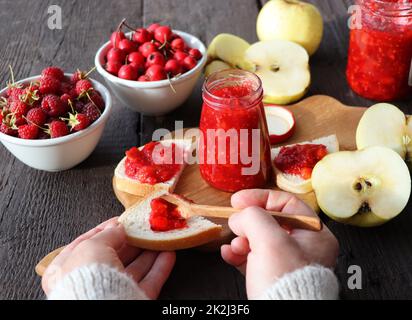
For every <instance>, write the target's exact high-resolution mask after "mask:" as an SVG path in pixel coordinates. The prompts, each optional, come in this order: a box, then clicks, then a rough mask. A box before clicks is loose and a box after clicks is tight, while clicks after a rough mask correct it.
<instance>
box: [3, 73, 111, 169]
mask: <svg viewBox="0 0 412 320" xmlns="http://www.w3.org/2000/svg"><path fill="white" fill-rule="evenodd" d="M66 76H71V74H66ZM39 78H40V76H35V77H30V78H26V79H23V80H21V81H19V83H30V82H31V81H35V80H38V79H39ZM91 82H92V83H93V86H94V88H95V89H96V90H97V91H99V92H100V93H101V95H102V97H103V99H104V102H105V109H104V111H103V113H102V115H101V116H100V118H99V119H97V120H96V122H94V123H93V124H92V125H91V126H90V127H88V128H87V129H85V130H82V131H80V132H76V133H74V134H70V135H68V136H65V137H61V138H55V139H46V140H24V139H19V138H15V137H11V136H8V135H6V134H3V133H1V132H0V141H1V142H2V143H3V145H4V146H5V147H6V148H7V149H8V150H9V151H10V152H11V153H12V154H13V155H14V156H15V157H16V158H17V159H19V160H20V161H21V162H23V163H25V164H26V165H28V166H30V167H32V168H35V169H38V170H44V171H50V172H57V171H63V170H68V169H71V168H73V167H75V166H76V165H78V164H79V163H81V162H82V161H84V160H85V159H86V158H87V157H88V156H89V155H90V154H91V153H92V152H93V150H94V149H95V148H96V146H97V143H98V142H99V140H100V138H101V136H102V133H103V129H104V127H105V125H106V122H107V120H108V117H109V115H110V112H111V108H112V98H111V95H110V92H109V90H108V89H107V88H106V87H105V86H103V85H102V84H101V83H99V82H97V81H95V80H91ZM6 90H7V88H5V89H3V90H1V91H0V96H2V95H4V94H5V91H6Z"/></svg>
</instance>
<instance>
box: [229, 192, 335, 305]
mask: <svg viewBox="0 0 412 320" xmlns="http://www.w3.org/2000/svg"><path fill="white" fill-rule="evenodd" d="M232 206H233V207H234V208H238V209H244V210H243V211H241V212H239V213H237V214H234V215H233V216H232V217H231V218H230V219H229V227H230V228H231V229H232V231H233V232H234V233H235V234H236V235H237V237H236V238H235V239H233V241H232V242H231V244H230V245H224V246H222V248H221V254H222V258H223V259H224V260H225V261H226V262H227V263H229V264H231V265H233V266H235V267H237V268H238V270H239V271H240V272H242V273H243V274H246V290H247V294H248V297H249V298H256V297H259V296H260V295H261V294H263V293H264V291H265V290H266V289H267V288H269V287H270V286H271V285H272V284H273V283H274V281H276V280H277V279H279V278H281V277H282V276H283V275H285V274H287V273H290V272H293V271H295V270H297V269H300V268H302V267H305V266H307V265H309V264H312V263H315V264H320V265H323V266H325V267H328V268H334V267H335V265H336V260H337V257H338V253H339V244H338V241H337V239H336V238H335V236H334V235H333V234H332V233H331V232H330V230H329V229H328V228H327V227H326V226H325V225H324V226H323V229H322V231H320V232H313V231H307V230H301V229H294V230H290V231H289V232H288V231H286V230H285V229H283V228H282V227H281V226H280V225H279V224H278V223H277V222H276V220H275V219H273V218H272V217H271V216H270V215H268V214H267V213H266V212H265V210H264V209H262V208H265V209H267V210H273V211H279V212H283V213H289V214H300V215H307V216H314V215H316V213H315V212H313V210H312V209H310V208H309V207H308V206H307V205H306V204H305V203H304V202H302V201H301V200H299V199H298V198H296V197H295V196H293V195H291V194H289V193H286V192H280V191H273V190H258V189H256V190H243V191H240V192H238V193H236V194H234V195H233V196H232ZM245 208H246V209H245Z"/></svg>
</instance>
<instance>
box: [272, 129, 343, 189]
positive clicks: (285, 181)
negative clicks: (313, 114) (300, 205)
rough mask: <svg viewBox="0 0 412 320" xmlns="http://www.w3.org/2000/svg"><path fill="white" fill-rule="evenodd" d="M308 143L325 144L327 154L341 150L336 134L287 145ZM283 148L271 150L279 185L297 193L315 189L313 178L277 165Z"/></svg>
mask: <svg viewBox="0 0 412 320" xmlns="http://www.w3.org/2000/svg"><path fill="white" fill-rule="evenodd" d="M308 144H311V145H323V146H325V147H326V150H327V154H329V153H334V152H338V151H339V141H338V139H337V137H336V135H330V136H327V137H322V138H319V139H315V140H312V141H305V142H301V143H297V144H293V145H288V146H285V147H286V148H290V147H294V146H296V145H308ZM282 148H284V147H279V148H273V149H272V150H271V155H272V163H273V167H274V171H275V174H276V184H277V186H278V187H279V188H280V189H282V190H284V191H288V192H292V193H297V194H303V193H309V192H311V191H313V188H312V179H311V178H307V179H305V178H303V177H302V176H301V175H299V174H290V173H285V172H283V171H282V170H280V169H279V168H278V167H277V166H276V164H275V160H276V158H277V157H278V156H279V154H280V152H281V150H282ZM311 169H313V168H311Z"/></svg>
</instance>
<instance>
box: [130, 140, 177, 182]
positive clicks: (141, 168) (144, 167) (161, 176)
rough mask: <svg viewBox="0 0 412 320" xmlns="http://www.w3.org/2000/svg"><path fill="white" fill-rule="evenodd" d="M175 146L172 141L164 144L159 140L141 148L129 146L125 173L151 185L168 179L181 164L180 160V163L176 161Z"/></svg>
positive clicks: (175, 172)
mask: <svg viewBox="0 0 412 320" xmlns="http://www.w3.org/2000/svg"><path fill="white" fill-rule="evenodd" d="M158 146H159V148H157V149H156V147H158ZM176 148H177V147H176V145H175V144H174V143H172V144H171V145H170V146H164V145H161V143H160V142H150V143H148V144H147V145H145V146H144V147H143V148H142V149H138V148H136V147H133V148H131V149H130V150H128V151H126V162H125V170H126V175H127V176H128V177H129V178H131V179H135V180H138V181H139V182H141V183H148V184H151V185H153V184H156V183H161V182H166V181H169V180H170V179H172V178H173V177H174V176H175V175H176V174H177V173H178V172H179V170H180V169H181V168H182V165H183V162H182V161H181V163H182V164H177V163H176V155H177V154H178V153H177V152H176Z"/></svg>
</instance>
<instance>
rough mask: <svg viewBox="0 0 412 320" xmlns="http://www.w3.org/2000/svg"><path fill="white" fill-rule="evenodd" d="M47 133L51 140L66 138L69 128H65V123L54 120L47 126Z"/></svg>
mask: <svg viewBox="0 0 412 320" xmlns="http://www.w3.org/2000/svg"><path fill="white" fill-rule="evenodd" d="M47 133H48V134H49V135H50V137H51V138H59V137H63V136H67V135H68V134H69V128H67V125H66V123H64V122H63V121H60V120H54V121H52V122H51V123H50V124H49V129H48V130H47Z"/></svg>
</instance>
